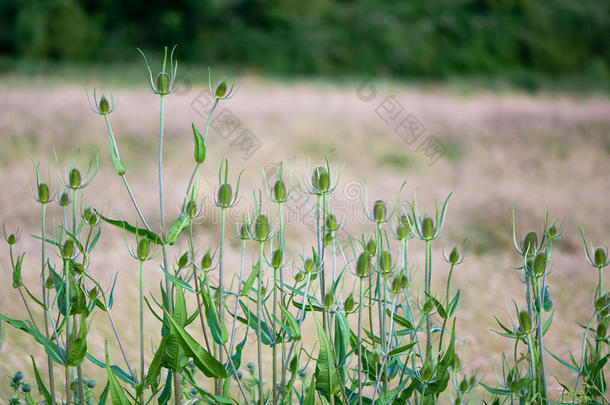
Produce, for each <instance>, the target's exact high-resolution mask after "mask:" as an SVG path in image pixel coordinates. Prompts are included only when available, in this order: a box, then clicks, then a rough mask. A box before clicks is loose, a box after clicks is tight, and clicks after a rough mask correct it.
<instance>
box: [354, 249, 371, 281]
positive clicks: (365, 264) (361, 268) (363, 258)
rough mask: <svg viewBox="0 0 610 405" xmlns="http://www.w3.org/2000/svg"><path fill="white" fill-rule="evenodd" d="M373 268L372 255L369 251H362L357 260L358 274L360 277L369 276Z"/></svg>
mask: <svg viewBox="0 0 610 405" xmlns="http://www.w3.org/2000/svg"><path fill="white" fill-rule="evenodd" d="M370 269H371V257H370V256H369V255H368V253H364V252H363V253H361V254H360V256H358V261H357V262H356V275H357V276H358V277H360V278H364V277H367V276H368V275H369V272H370Z"/></svg>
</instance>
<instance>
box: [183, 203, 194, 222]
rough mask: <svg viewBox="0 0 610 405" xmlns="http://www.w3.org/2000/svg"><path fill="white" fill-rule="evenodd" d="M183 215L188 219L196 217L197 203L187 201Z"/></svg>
mask: <svg viewBox="0 0 610 405" xmlns="http://www.w3.org/2000/svg"><path fill="white" fill-rule="evenodd" d="M184 213H185V214H186V216H188V217H189V218H194V217H196V216H197V203H195V201H189V202H188V203H187V204H186V207H185V208H184Z"/></svg>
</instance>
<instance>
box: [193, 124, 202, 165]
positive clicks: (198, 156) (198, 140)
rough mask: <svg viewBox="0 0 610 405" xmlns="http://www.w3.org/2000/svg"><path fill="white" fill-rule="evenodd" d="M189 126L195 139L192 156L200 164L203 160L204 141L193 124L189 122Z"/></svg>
mask: <svg viewBox="0 0 610 405" xmlns="http://www.w3.org/2000/svg"><path fill="white" fill-rule="evenodd" d="M191 127H192V128H193V138H194V141H195V148H194V150H193V157H194V158H195V162H197V163H199V164H201V163H203V162H204V161H205V141H204V139H203V136H202V135H201V134H200V133H199V131H197V128H195V124H191Z"/></svg>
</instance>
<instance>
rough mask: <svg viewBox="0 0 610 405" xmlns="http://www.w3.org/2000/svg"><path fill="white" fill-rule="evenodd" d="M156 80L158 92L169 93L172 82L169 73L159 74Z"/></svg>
mask: <svg viewBox="0 0 610 405" xmlns="http://www.w3.org/2000/svg"><path fill="white" fill-rule="evenodd" d="M155 82H156V84H157V92H158V93H159V94H160V95H166V94H168V93H169V82H170V78H169V74H167V73H165V72H161V73H159V74H158V75H157V78H156V79H155Z"/></svg>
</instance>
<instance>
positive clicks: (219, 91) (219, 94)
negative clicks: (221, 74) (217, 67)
mask: <svg viewBox="0 0 610 405" xmlns="http://www.w3.org/2000/svg"><path fill="white" fill-rule="evenodd" d="M226 94H227V82H226V80H222V81H221V82H220V83H218V86H216V90H215V91H214V96H216V98H223V97H224V96H225V95H226Z"/></svg>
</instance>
